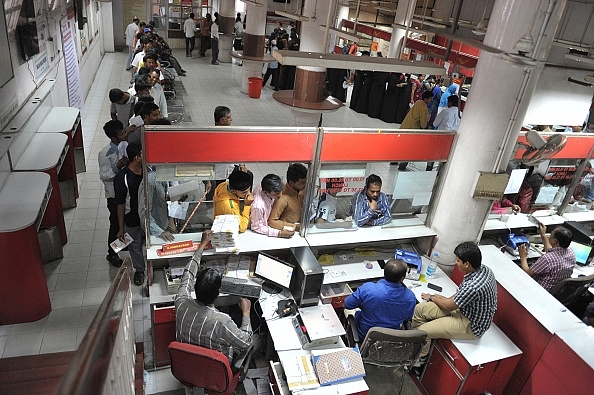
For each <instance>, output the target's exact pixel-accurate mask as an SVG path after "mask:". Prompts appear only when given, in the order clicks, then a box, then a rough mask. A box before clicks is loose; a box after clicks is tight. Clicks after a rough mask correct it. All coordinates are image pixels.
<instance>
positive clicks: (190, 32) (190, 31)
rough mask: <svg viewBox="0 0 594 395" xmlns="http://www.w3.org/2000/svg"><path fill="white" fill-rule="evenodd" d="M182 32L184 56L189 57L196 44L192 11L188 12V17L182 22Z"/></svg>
mask: <svg viewBox="0 0 594 395" xmlns="http://www.w3.org/2000/svg"><path fill="white" fill-rule="evenodd" d="M184 33H185V35H186V57H187V58H191V57H192V51H193V50H194V45H195V44H196V37H195V34H196V21H195V20H194V13H193V12H190V17H189V18H188V19H186V21H185V22H184Z"/></svg>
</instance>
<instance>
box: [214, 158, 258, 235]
mask: <svg viewBox="0 0 594 395" xmlns="http://www.w3.org/2000/svg"><path fill="white" fill-rule="evenodd" d="M251 184H252V178H251V177H250V175H249V174H248V173H246V172H244V171H241V170H234V171H233V172H231V174H229V181H225V182H223V183H222V184H219V185H218V186H217V189H216V190H215V193H214V216H215V217H216V216H217V215H225V214H231V215H237V216H238V217H239V218H240V222H239V232H240V233H242V232H245V231H246V229H247V227H248V224H249V222H250V205H251V204H252V202H253V201H254V197H253V196H252V193H251V192H250V190H251ZM239 199H243V202H241V203H243V208H242V207H241V204H240V202H239Z"/></svg>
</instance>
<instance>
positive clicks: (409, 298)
mask: <svg viewBox="0 0 594 395" xmlns="http://www.w3.org/2000/svg"><path fill="white" fill-rule="evenodd" d="M407 269H408V267H407V265H406V262H404V261H402V260H400V259H390V260H389V261H388V262H387V263H386V266H385V267H384V278H383V279H381V280H379V281H378V282H377V283H373V282H368V283H365V284H363V285H361V286H360V287H359V288H357V290H356V291H355V292H354V293H353V294H351V295H349V296H348V297H347V298H346V299H345V301H344V307H345V308H347V309H356V308H359V309H361V310H359V311H357V312H356V313H355V322H356V323H357V332H359V337H360V338H361V339H364V338H365V335H366V334H367V331H369V329H371V328H372V327H374V326H379V327H382V328H391V329H400V325H401V324H402V322H403V321H406V320H410V319H411V318H412V316H413V312H414V310H415V305H416V303H417V300H416V299H415V295H414V294H413V292H412V291H411V290H410V289H408V288H407V287H406V285H404V283H403V281H404V277H405V276H406V271H407Z"/></svg>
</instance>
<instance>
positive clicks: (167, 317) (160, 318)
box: [153, 306, 175, 324]
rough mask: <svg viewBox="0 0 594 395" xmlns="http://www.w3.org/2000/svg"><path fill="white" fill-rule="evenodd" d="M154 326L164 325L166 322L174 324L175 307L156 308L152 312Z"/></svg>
mask: <svg viewBox="0 0 594 395" xmlns="http://www.w3.org/2000/svg"><path fill="white" fill-rule="evenodd" d="M153 320H154V322H155V324H165V323H168V322H175V307H173V306H169V307H157V308H155V310H154V318H153Z"/></svg>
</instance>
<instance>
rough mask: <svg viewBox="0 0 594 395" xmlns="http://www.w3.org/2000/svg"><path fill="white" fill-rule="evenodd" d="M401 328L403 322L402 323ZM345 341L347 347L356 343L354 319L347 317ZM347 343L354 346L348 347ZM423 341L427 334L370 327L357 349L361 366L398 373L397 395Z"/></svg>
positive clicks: (417, 331)
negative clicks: (399, 374)
mask: <svg viewBox="0 0 594 395" xmlns="http://www.w3.org/2000/svg"><path fill="white" fill-rule="evenodd" d="M403 326H405V325H404V323H403ZM349 332H350V333H349ZM347 339H348V343H349V346H350V347H354V346H355V345H358V344H359V335H358V333H357V327H356V325H355V318H354V317H353V316H352V315H351V316H349V317H348V323H347ZM351 340H353V341H354V343H352V344H351ZM426 342H427V332H424V331H419V330H415V329H411V330H401V329H388V328H380V327H377V326H375V327H373V328H371V329H369V331H368V332H367V335H366V336H365V339H363V342H362V343H361V344H360V347H359V350H360V353H361V358H362V359H363V363H368V364H370V365H377V366H382V367H386V368H394V369H395V370H400V371H401V380H400V385H399V388H398V394H401V393H402V385H403V383H404V373H405V372H406V371H409V370H411V369H412V367H413V365H414V364H415V363H416V362H417V360H418V359H419V355H420V354H421V350H422V349H423V347H424V346H425V344H426Z"/></svg>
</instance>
